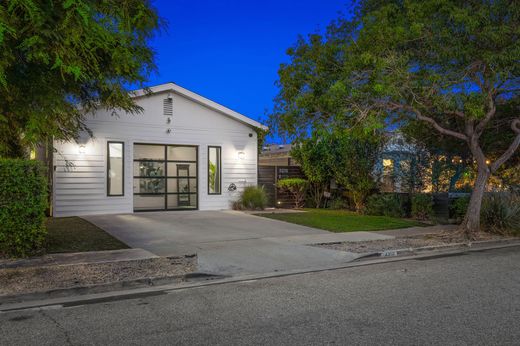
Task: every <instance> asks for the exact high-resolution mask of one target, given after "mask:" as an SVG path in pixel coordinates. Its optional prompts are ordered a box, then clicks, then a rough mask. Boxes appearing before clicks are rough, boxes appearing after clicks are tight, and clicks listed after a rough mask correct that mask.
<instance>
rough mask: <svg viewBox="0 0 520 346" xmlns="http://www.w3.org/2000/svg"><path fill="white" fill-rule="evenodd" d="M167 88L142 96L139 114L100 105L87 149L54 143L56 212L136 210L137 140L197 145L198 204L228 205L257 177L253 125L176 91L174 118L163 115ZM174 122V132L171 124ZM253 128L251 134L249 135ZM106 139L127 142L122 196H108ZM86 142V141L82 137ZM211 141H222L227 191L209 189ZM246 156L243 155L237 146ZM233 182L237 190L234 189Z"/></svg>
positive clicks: (91, 124) (213, 143) (205, 206)
mask: <svg viewBox="0 0 520 346" xmlns="http://www.w3.org/2000/svg"><path fill="white" fill-rule="evenodd" d="M167 95H168V93H166V92H165V93H157V94H153V95H151V96H145V97H141V98H139V99H137V103H138V104H139V105H140V106H141V107H143V109H144V111H143V112H142V113H140V114H136V115H130V114H126V113H124V112H119V113H117V114H113V112H107V111H98V112H97V113H96V114H95V115H94V116H93V117H92V118H91V119H89V120H88V122H87V124H88V127H89V128H90V129H91V130H92V131H93V133H94V138H92V139H88V140H87V139H85V140H83V142H85V143H84V146H85V149H84V150H85V152H84V153H81V154H80V153H79V145H78V144H76V143H70V142H67V143H62V142H57V143H55V146H56V149H57V153H56V154H55V158H54V165H55V174H54V177H55V178H54V215H55V216H68V215H87V214H106V213H131V212H133V191H132V189H133V187H132V186H133V182H132V176H133V173H132V166H133V144H134V143H157V144H189V145H197V146H198V157H199V165H198V182H199V184H198V195H199V209H201V210H212V209H229V208H230V205H231V202H232V201H233V200H235V199H236V198H237V197H238V194H239V192H240V190H241V189H243V187H244V186H246V185H256V183H257V136H256V132H255V131H254V129H253V128H252V127H251V126H250V125H247V124H244V123H242V122H240V121H238V120H236V119H233V118H231V117H229V116H227V115H225V114H223V113H220V112H218V111H215V110H213V109H211V108H208V107H206V106H204V105H202V104H199V103H197V102H195V101H193V100H191V99H188V98H186V97H184V96H182V95H180V94H173V116H172V123H171V124H167V116H165V115H163V100H164V99H165V98H166V97H167ZM168 128H171V130H172V131H171V133H168V132H167V129H168ZM249 134H252V137H249ZM107 141H122V142H124V143H125V157H124V160H125V161H124V162H125V186H124V193H125V194H124V196H123V197H108V196H107V191H106V190H107V186H106V184H107V182H106V175H107V172H106V166H107V163H106V161H107V158H106V152H107ZM80 144H81V143H80ZM208 145H210V146H221V147H222V194H221V195H208V186H207V185H208V183H207V175H208V172H207V151H208V148H207V147H208ZM239 151H242V152H244V153H245V159H243V160H239V159H238V156H237V154H238V152H239ZM231 183H234V184H235V185H236V186H237V187H238V190H237V191H236V192H229V191H228V186H229V185H230V184H231Z"/></svg>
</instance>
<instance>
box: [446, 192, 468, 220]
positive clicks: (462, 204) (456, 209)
mask: <svg viewBox="0 0 520 346" xmlns="http://www.w3.org/2000/svg"><path fill="white" fill-rule="evenodd" d="M468 205H469V196H464V197H459V198H457V199H455V200H454V201H453V202H451V204H450V214H451V217H452V218H454V219H456V220H457V221H458V222H461V221H462V219H463V218H464V216H465V215H466V211H467V210H468Z"/></svg>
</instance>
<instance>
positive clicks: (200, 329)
mask: <svg viewBox="0 0 520 346" xmlns="http://www.w3.org/2000/svg"><path fill="white" fill-rule="evenodd" d="M0 344H1V345H173V344H185V345H203V344H205V345H208V344H209V345H216V344H219V345H278V344H284V345H289V344H293V345H315V344H340V345H346V344H348V345H376V344H385V345H424V344H428V345H431V344H436V345H518V344H520V248H519V247H513V248H508V249H501V250H489V251H485V252H473V253H470V254H463V255H458V256H450V257H440V258H429V259H422V260H408V261H402V262H392V263H385V264H379V265H371V266H363V267H355V268H349V269H340V270H331V271H325V272H316V273H307V274H300V275H293V276H286V277H279V278H271V279H263V280H252V281H247V282H239V283H228V284H221V285H210V286H203V287H199V288H188V289H180V290H173V291H170V292H165V293H163V294H159V295H152V296H145V297H140V298H136V299H126V300H115V301H108V302H101V303H100V302H98V303H91V304H88V305H79V306H69V307H59V308H52V307H51V308H45V309H35V310H24V311H13V312H7V313H2V314H0Z"/></svg>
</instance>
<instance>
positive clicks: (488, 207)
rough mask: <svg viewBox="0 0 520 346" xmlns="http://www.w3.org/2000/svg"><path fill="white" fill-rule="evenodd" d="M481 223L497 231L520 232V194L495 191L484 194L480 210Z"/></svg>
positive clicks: (489, 229) (501, 232) (488, 228)
mask: <svg viewBox="0 0 520 346" xmlns="http://www.w3.org/2000/svg"><path fill="white" fill-rule="evenodd" d="M480 217H481V224H482V225H483V226H484V228H485V229H486V230H488V231H491V232H495V233H500V234H504V233H520V196H519V195H515V194H507V193H493V194H489V195H486V196H484V199H483V201H482V209H481V211H480Z"/></svg>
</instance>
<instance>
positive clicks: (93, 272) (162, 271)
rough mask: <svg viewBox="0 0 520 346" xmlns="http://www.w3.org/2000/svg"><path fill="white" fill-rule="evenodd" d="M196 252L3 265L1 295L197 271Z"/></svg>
mask: <svg viewBox="0 0 520 346" xmlns="http://www.w3.org/2000/svg"><path fill="white" fill-rule="evenodd" d="M196 269H197V258H196V256H191V257H170V258H168V257H159V258H151V259H144V260H132V261H120V262H110V263H91V264H73V265H58V266H40V267H29V268H9V269H0V282H1V283H2V284H1V286H0V295H12V294H23V293H32V292H41V291H47V290H53V289H63V288H73V287H82V286H88V285H95V284H106V283H114V282H120V281H127V280H137V279H145V278H155V277H172V276H177V275H184V274H187V273H191V272H194V271H195V270H196Z"/></svg>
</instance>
